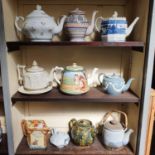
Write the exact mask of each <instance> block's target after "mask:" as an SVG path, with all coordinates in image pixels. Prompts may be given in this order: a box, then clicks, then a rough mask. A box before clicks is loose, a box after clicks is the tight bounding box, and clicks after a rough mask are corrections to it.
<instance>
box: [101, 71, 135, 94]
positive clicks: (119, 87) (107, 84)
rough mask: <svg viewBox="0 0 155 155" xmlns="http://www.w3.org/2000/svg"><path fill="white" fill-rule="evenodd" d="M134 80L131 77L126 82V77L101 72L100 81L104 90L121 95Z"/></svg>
mask: <svg viewBox="0 0 155 155" xmlns="http://www.w3.org/2000/svg"><path fill="white" fill-rule="evenodd" d="M133 80H134V79H133V78H130V79H129V80H128V82H127V83H126V84H125V81H124V79H123V78H122V77H120V76H118V75H116V74H112V75H105V74H104V73H101V74H99V81H100V83H101V84H102V87H103V90H104V91H105V92H107V93H108V94H110V95H113V96H116V95H119V94H121V93H122V92H125V91H127V90H128V89H129V87H130V85H131V82H132V81H133Z"/></svg>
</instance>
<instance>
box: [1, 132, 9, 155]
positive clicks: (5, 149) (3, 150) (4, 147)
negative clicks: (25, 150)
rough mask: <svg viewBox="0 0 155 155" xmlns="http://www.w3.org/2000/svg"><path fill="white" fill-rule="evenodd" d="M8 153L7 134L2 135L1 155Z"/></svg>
mask: <svg viewBox="0 0 155 155" xmlns="http://www.w3.org/2000/svg"><path fill="white" fill-rule="evenodd" d="M7 154H8V146H7V135H6V134H3V135H2V142H1V143H0V155H7Z"/></svg>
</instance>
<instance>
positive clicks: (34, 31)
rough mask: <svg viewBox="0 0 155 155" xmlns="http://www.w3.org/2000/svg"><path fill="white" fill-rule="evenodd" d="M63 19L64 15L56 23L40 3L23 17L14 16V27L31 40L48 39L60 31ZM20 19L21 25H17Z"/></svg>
mask: <svg viewBox="0 0 155 155" xmlns="http://www.w3.org/2000/svg"><path fill="white" fill-rule="evenodd" d="M65 19H66V16H65V15H64V16H63V17H62V18H61V20H60V23H59V24H58V25H57V24H56V22H55V21H54V17H50V16H49V15H48V14H46V13H45V12H44V11H43V10H42V7H41V6H40V5H37V6H36V10H34V11H32V12H31V13H30V14H29V15H28V16H27V17H26V18H25V19H24V17H21V16H19V17H16V19H15V27H16V29H17V31H18V32H20V33H22V34H23V35H24V36H25V37H26V38H27V39H30V40H31V41H50V40H51V39H52V37H53V35H54V34H58V33H60V32H61V31H62V29H63V24H64V21H65ZM20 20H21V21H23V24H22V26H20V25H19V21H20Z"/></svg>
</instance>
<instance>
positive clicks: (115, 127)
mask: <svg viewBox="0 0 155 155" xmlns="http://www.w3.org/2000/svg"><path fill="white" fill-rule="evenodd" d="M104 128H106V129H108V130H111V131H124V128H123V126H122V124H121V123H119V122H117V121H116V120H111V121H108V122H106V123H105V124H104Z"/></svg>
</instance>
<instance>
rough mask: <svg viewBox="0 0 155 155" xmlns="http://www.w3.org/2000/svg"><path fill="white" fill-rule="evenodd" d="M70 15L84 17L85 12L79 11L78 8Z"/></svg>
mask: <svg viewBox="0 0 155 155" xmlns="http://www.w3.org/2000/svg"><path fill="white" fill-rule="evenodd" d="M70 13H71V14H78V15H84V14H85V11H81V10H80V9H79V8H76V9H75V10H73V11H71V12H70Z"/></svg>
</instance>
